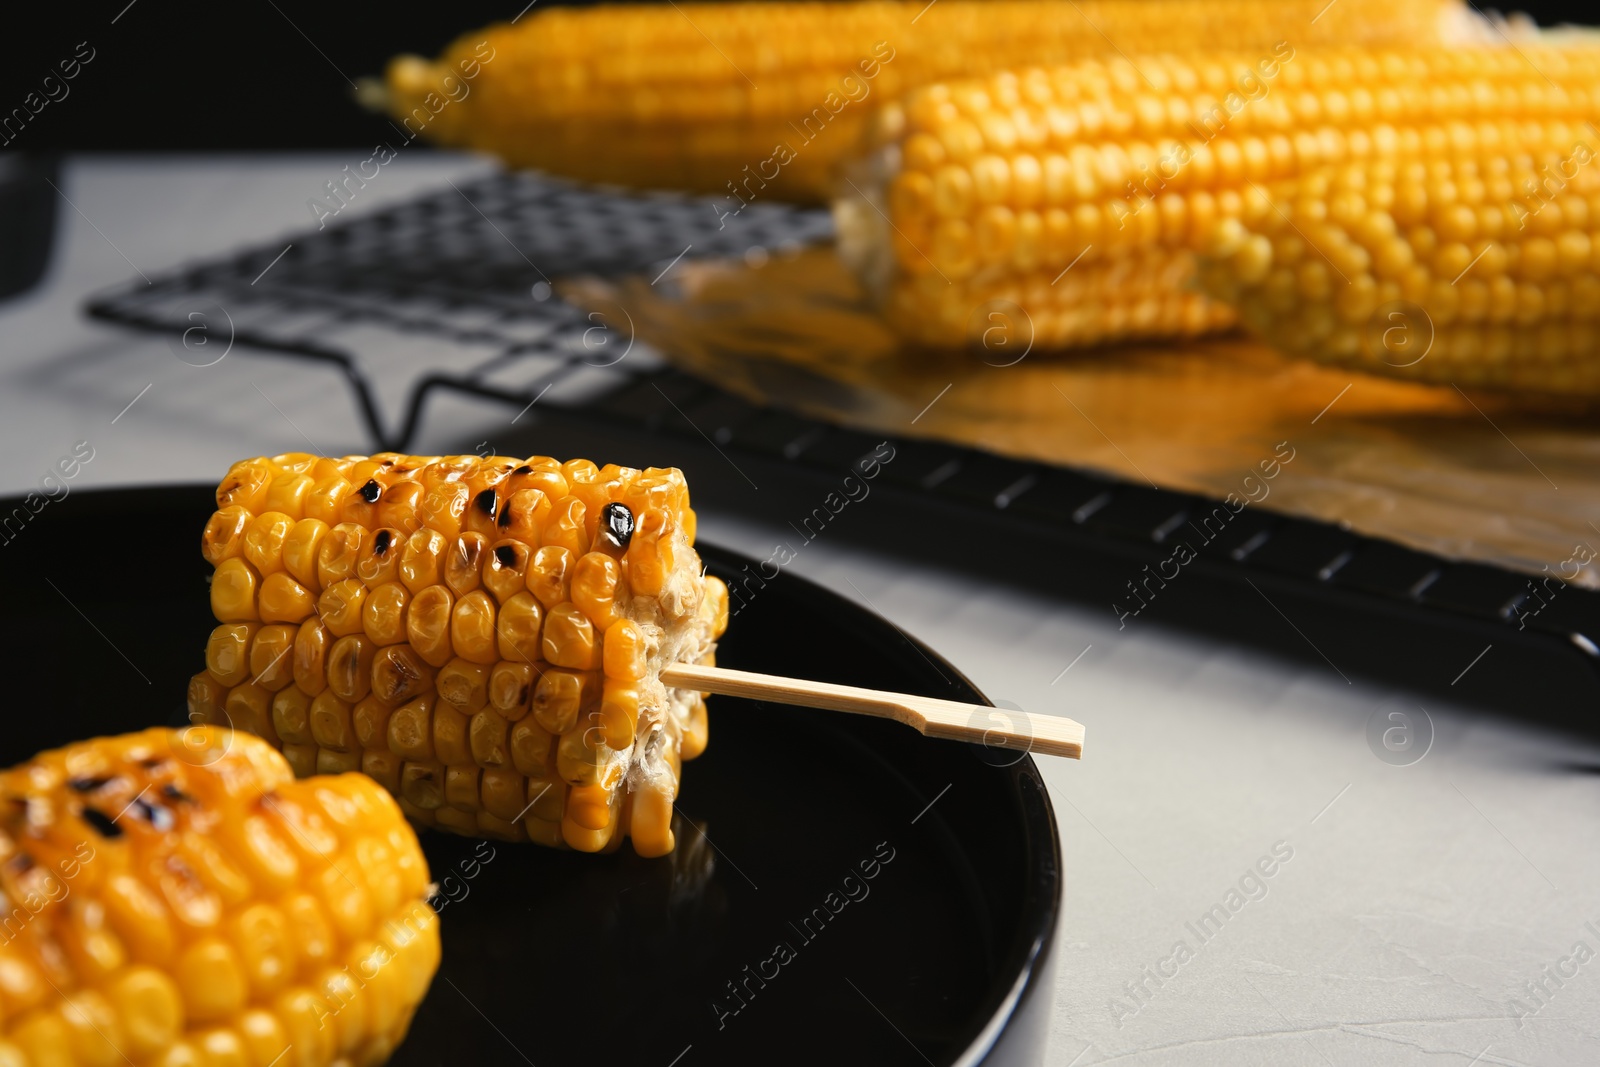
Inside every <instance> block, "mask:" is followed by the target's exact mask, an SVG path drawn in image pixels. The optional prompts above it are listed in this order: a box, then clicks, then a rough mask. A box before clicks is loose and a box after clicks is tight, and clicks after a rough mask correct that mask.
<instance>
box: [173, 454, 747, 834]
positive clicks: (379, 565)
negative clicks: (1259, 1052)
mask: <svg viewBox="0 0 1600 1067" xmlns="http://www.w3.org/2000/svg"><path fill="white" fill-rule="evenodd" d="M217 506H218V509H219V510H218V511H217V512H216V514H215V515H213V516H212V519H211V521H210V522H209V523H208V524H207V526H206V530H205V533H204V535H203V537H202V551H203V552H204V554H205V556H206V558H207V559H209V560H210V561H211V562H212V563H213V564H215V566H216V572H215V574H214V576H213V578H212V583H211V606H212V611H213V613H214V614H215V615H216V617H217V619H218V621H219V623H220V625H219V626H218V627H217V628H216V629H215V630H214V631H213V632H212V635H211V639H210V641H209V642H208V644H207V648H206V670H205V671H204V672H202V673H201V674H198V675H196V676H195V677H194V679H193V680H192V681H191V683H190V690H189V700H190V709H191V712H192V713H193V714H194V715H196V716H197V717H198V718H199V719H200V720H201V721H207V722H218V723H226V724H231V725H233V726H235V727H239V728H242V729H246V730H249V731H251V732H252V733H256V734H259V735H261V736H262V737H265V738H267V739H268V740H270V741H272V742H273V743H274V744H276V745H279V746H280V747H281V748H282V749H283V752H284V755H285V756H287V757H288V760H289V763H290V765H291V766H293V767H294V769H295V772H296V773H297V774H300V775H302V776H303V775H309V774H316V773H329V772H337V771H348V770H362V771H365V772H366V773H367V774H369V775H371V776H372V777H373V778H375V779H377V780H378V781H379V782H381V783H383V785H384V786H386V787H387V788H388V789H389V790H390V791H391V792H393V793H394V794H395V795H396V796H397V797H399V799H400V807H401V808H402V809H403V810H404V811H405V813H406V814H407V815H408V816H410V817H411V818H412V819H413V820H415V821H416V822H419V823H422V824H424V825H428V826H438V827H442V828H444V829H448V830H454V831H456V832H458V833H464V834H474V835H485V836H491V837H500V838H507V839H511V840H528V839H530V838H531V839H532V840H534V841H538V842H540V843H542V844H546V845H567V846H571V847H572V848H576V849H580V850H583V851H590V852H594V851H599V850H602V849H605V848H615V847H617V846H619V845H620V844H621V842H622V838H623V836H624V835H627V836H630V837H631V838H632V840H633V847H634V850H635V851H637V852H639V853H640V854H642V855H647V856H656V855H662V854H664V853H666V852H670V851H671V850H672V848H673V843H674V842H673V834H672V829H671V822H672V804H673V800H674V799H675V798H676V796H677V791H678V777H679V773H680V770H681V763H682V761H683V760H685V759H691V758H693V757H694V756H697V755H699V754H700V752H701V751H702V750H703V749H704V748H705V743H706V712H705V702H704V699H703V697H702V696H701V694H699V693H695V692H688V691H680V690H669V689H667V688H665V687H664V686H663V685H662V684H661V682H660V680H659V678H658V675H659V673H660V671H661V669H662V668H663V667H664V666H666V665H668V664H671V663H676V662H710V661H711V659H712V655H713V648H714V643H715V640H716V638H717V637H718V636H720V635H721V633H722V630H723V628H724V627H725V626H726V624H727V613H728V606H727V605H728V595H727V588H726V587H725V586H724V585H723V584H722V582H720V581H719V580H718V579H716V578H708V577H704V576H703V575H702V574H701V567H700V559H699V556H698V555H697V554H696V553H695V551H694V548H693V541H694V525H695V520H694V512H693V510H692V509H691V508H690V507H689V494H688V488H687V486H686V485H685V484H684V480H683V475H682V473H681V472H679V471H678V470H676V469H657V468H651V469H648V470H643V471H640V470H634V469H631V468H626V467H618V466H607V467H596V466H595V465H594V464H593V463H590V462H589V461H587V460H572V461H570V462H567V463H558V462H557V461H556V460H553V459H550V458H548V457H543V456H536V457H533V458H532V459H529V460H527V461H525V462H524V461H523V460H520V459H511V458H506V457H502V456H491V457H488V458H487V459H480V458H479V457H477V456H445V457H442V458H433V457H420V456H400V455H379V456H373V457H371V458H370V459H369V458H366V457H361V456H351V457H346V458H344V459H338V460H334V459H319V458H318V457H316V456H310V455H305V454H290V455H284V456H277V457H274V458H271V459H267V458H260V459H251V460H245V461H244V462H242V463H238V464H235V465H234V467H233V469H232V470H231V471H229V473H228V476H227V477H226V478H225V479H224V480H223V482H222V484H221V485H220V486H219V487H218V489H217Z"/></svg>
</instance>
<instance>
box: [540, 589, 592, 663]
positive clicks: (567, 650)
mask: <svg viewBox="0 0 1600 1067" xmlns="http://www.w3.org/2000/svg"><path fill="white" fill-rule="evenodd" d="M543 651H544V658H545V659H546V660H547V661H549V662H550V663H553V664H555V665H556V666H558V667H571V668H572V669H574V670H580V671H588V670H594V669H595V668H597V667H599V666H600V653H601V647H600V645H599V643H598V642H597V641H596V640H595V632H594V624H593V623H592V622H590V621H589V619H588V617H587V616H586V615H585V614H584V613H583V612H582V611H580V610H579V609H578V607H577V606H576V605H575V604H572V603H570V602H569V603H566V604H557V605H556V606H555V607H553V608H551V609H550V614H549V615H548V616H547V617H546V618H545V624H544V641H543Z"/></svg>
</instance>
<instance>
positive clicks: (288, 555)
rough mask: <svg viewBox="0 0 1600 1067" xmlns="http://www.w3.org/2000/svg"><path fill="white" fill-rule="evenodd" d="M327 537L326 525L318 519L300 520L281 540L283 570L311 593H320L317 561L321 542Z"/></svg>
mask: <svg viewBox="0 0 1600 1067" xmlns="http://www.w3.org/2000/svg"><path fill="white" fill-rule="evenodd" d="M327 536H328V524H327V523H325V522H322V521H321V520H320V519H301V520H300V521H299V522H297V523H295V524H294V528H293V529H292V530H290V531H289V534H288V536H287V537H285V538H284V539H283V569H284V570H286V571H287V572H288V573H289V577H291V578H293V579H294V580H295V581H296V582H299V583H300V584H301V585H302V586H304V587H305V588H306V589H308V590H310V591H311V592H312V593H320V592H321V591H322V579H321V577H320V576H319V575H318V574H317V559H318V557H319V556H320V555H321V552H322V540H323V538H325V537H327Z"/></svg>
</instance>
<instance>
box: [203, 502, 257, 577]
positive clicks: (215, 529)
mask: <svg viewBox="0 0 1600 1067" xmlns="http://www.w3.org/2000/svg"><path fill="white" fill-rule="evenodd" d="M250 517H251V516H250V513H249V512H248V511H246V510H245V509H244V508H242V507H239V506H237V505H235V506H233V507H230V508H223V509H222V510H221V511H217V512H215V513H213V514H212V516H211V520H210V521H209V522H207V523H206V528H205V532H204V533H202V534H201V535H200V554H201V555H203V556H204V557H205V558H206V562H207V563H210V564H212V565H216V564H218V563H221V562H222V561H223V560H225V559H232V558H233V557H234V556H238V555H242V554H243V553H244V532H245V530H247V529H248V528H249V526H250Z"/></svg>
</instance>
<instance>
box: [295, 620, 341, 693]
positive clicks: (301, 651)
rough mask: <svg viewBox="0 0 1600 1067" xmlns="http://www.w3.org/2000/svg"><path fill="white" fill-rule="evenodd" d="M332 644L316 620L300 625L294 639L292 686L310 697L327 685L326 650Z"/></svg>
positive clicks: (329, 636)
mask: <svg viewBox="0 0 1600 1067" xmlns="http://www.w3.org/2000/svg"><path fill="white" fill-rule="evenodd" d="M332 644H333V635H332V634H330V633H329V632H328V628H327V627H326V626H324V625H322V623H321V622H320V621H318V620H317V619H307V620H306V621H305V622H303V623H301V624H300V630H299V632H298V633H297V634H296V635H295V639H294V654H293V655H294V684H295V685H296V686H298V687H299V688H300V689H301V690H303V691H304V692H306V693H307V694H309V695H311V696H316V695H317V694H318V693H320V692H322V690H323V689H324V688H325V687H326V686H327V684H328V676H327V663H328V649H329V648H330V647H331V646H332Z"/></svg>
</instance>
